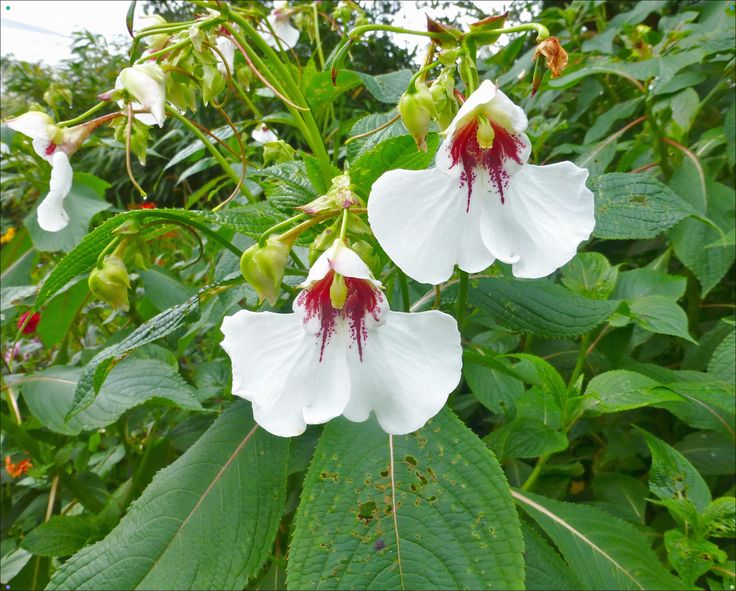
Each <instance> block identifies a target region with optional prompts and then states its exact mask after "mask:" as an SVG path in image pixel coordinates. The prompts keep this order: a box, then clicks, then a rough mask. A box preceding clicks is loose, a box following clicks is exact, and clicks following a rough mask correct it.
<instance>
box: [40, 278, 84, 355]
mask: <svg viewBox="0 0 736 591" xmlns="http://www.w3.org/2000/svg"><path fill="white" fill-rule="evenodd" d="M88 296H89V287H87V279H86V278H85V279H82V280H81V281H78V282H77V283H75V284H74V285H72V286H70V287H69V289H66V290H64V291H62V292H61V293H59V294H57V295H56V297H54V298H53V299H52V300H51V301H50V302H49V303H48V304H47V305H46V307H45V308H44V311H43V314H41V320H40V321H39V323H38V336H39V337H40V338H41V342H42V343H43V344H44V345H45V346H46V347H53V346H54V345H58V344H59V343H60V342H61V341H63V340H64V337H66V335H67V333H68V332H69V330H70V329H71V327H72V325H73V324H74V321H75V320H76V318H77V316H78V315H79V313H80V312H81V310H82V307H83V306H84V304H85V303H86V302H87V298H88Z"/></svg>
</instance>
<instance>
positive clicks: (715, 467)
mask: <svg viewBox="0 0 736 591" xmlns="http://www.w3.org/2000/svg"><path fill="white" fill-rule="evenodd" d="M675 448H677V450H678V451H679V452H680V453H681V454H682V455H684V456H685V457H686V458H687V459H688V460H689V461H690V462H691V463H692V465H693V466H695V468H696V469H697V471H698V472H700V473H701V474H703V475H706V476H707V475H711V474H717V475H720V474H733V473H734V472H736V448H734V445H733V439H732V438H730V437H727V436H726V435H723V434H721V433H716V432H714V431H697V432H695V433H690V434H689V435H686V436H685V437H684V438H683V439H682V441H680V442H678V443H677V444H676V445H675Z"/></svg>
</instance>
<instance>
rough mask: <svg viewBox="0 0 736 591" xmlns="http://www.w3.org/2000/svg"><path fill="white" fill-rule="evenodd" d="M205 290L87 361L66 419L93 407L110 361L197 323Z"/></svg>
mask: <svg viewBox="0 0 736 591" xmlns="http://www.w3.org/2000/svg"><path fill="white" fill-rule="evenodd" d="M207 289H208V288H203V289H201V290H200V291H199V293H197V294H196V295H194V296H193V297H191V298H190V299H188V300H187V301H186V302H184V303H183V304H179V305H178V306H174V307H173V308H169V309H168V310H164V311H163V312H161V313H160V314H157V315H156V316H154V317H153V318H151V319H150V320H149V321H148V322H146V323H144V324H141V325H140V326H139V327H138V328H136V329H135V330H134V331H133V332H132V333H130V334H129V335H128V336H127V337H125V338H124V339H123V340H122V341H120V342H118V343H115V344H114V345H111V346H109V347H107V348H106V349H103V350H102V351H100V352H99V353H97V355H95V356H94V357H93V358H92V359H90V361H89V362H88V363H87V365H86V366H85V367H84V371H83V372H82V374H81V376H80V378H79V383H78V384H77V389H76V391H75V393H74V404H73V405H72V408H71V410H70V411H69V414H68V417H67V418H72V417H73V416H74V415H75V414H76V413H78V412H81V411H82V410H83V409H85V408H86V407H88V406H89V405H90V404H92V402H93V401H94V399H95V393H96V391H97V390H99V387H100V386H101V385H102V382H103V381H104V380H105V374H106V370H107V369H108V368H109V360H110V359H111V358H113V357H116V356H120V355H124V354H125V353H128V352H129V351H132V350H133V349H137V348H138V347H142V346H143V345H146V344H148V343H152V342H153V341H156V340H158V339H160V338H162V337H165V336H166V335H169V334H171V333H172V332H174V331H176V330H178V329H179V328H181V327H183V326H184V325H185V324H187V323H189V322H193V321H194V320H196V319H198V318H199V314H200V308H199V296H200V294H201V293H202V292H203V291H205V290H207Z"/></svg>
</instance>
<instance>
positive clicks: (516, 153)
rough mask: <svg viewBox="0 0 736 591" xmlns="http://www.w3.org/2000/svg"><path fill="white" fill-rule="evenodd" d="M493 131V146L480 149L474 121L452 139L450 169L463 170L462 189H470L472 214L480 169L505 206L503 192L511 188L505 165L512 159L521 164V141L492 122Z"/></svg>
mask: <svg viewBox="0 0 736 591" xmlns="http://www.w3.org/2000/svg"><path fill="white" fill-rule="evenodd" d="M490 123H491V127H492V128H493V132H494V134H495V135H494V138H493V145H492V146H491V147H490V148H488V149H485V148H481V147H480V145H479V144H478V120H477V119H473V120H472V121H471V122H470V123H468V124H467V125H465V126H463V127H462V128H460V129H458V130H457V131H456V132H455V135H454V136H453V138H452V146H450V158H451V160H452V164H451V165H450V168H452V167H454V166H455V165H457V164H458V163H459V164H460V165H461V166H462V167H463V171H462V174H461V175H460V186H461V187H462V186H463V185H466V186H467V187H468V203H467V206H466V208H465V211H466V212H468V211H470V197H471V195H472V193H473V183H474V182H475V179H476V176H477V172H476V171H477V169H478V168H485V169H486V171H487V172H488V174H489V175H490V177H491V181H492V182H493V184H494V185H496V189H498V192H499V194H500V195H501V203H504V201H505V198H504V190H505V189H507V188H508V184H509V173H508V171H507V170H506V168H505V166H504V164H505V163H506V162H507V161H508V160H509V159H510V160H513V161H514V162H516V163H517V164H521V151H522V148H523V147H524V144H523V142H522V141H521V138H520V137H519V136H517V135H516V134H513V133H511V132H509V131H507V130H506V129H505V128H504V127H502V126H501V125H498V124H496V123H494V122H493V121H491V122H490Z"/></svg>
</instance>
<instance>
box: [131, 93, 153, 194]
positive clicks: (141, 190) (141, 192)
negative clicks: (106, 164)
mask: <svg viewBox="0 0 736 591" xmlns="http://www.w3.org/2000/svg"><path fill="white" fill-rule="evenodd" d="M132 133H133V105H132V104H131V103H128V124H127V125H126V127H125V168H126V169H127V171H128V177H129V178H130V182H131V183H133V186H134V187H135V188H136V189H138V192H139V193H140V194H141V197H143V199H145V198H146V197H148V193H146V192H145V191H144V190H143V187H141V186H140V185H139V184H138V181H136V180H135V176H133V164H132V162H131V158H130V152H131V150H130V137H131V134H132Z"/></svg>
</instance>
